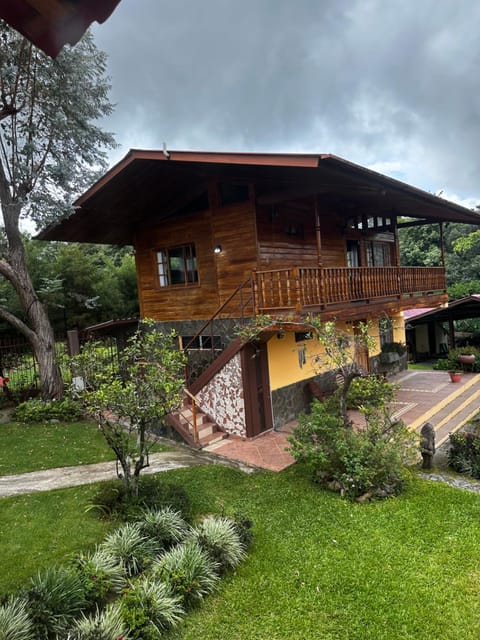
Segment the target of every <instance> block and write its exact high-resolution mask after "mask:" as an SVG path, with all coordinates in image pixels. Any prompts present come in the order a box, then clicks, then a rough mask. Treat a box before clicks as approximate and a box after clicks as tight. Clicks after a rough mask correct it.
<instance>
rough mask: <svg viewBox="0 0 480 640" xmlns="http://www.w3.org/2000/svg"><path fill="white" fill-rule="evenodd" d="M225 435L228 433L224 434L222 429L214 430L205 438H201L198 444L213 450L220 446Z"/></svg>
mask: <svg viewBox="0 0 480 640" xmlns="http://www.w3.org/2000/svg"><path fill="white" fill-rule="evenodd" d="M227 437H228V434H226V433H225V432H224V431H214V432H213V433H211V434H210V435H209V436H207V437H206V438H201V439H200V444H201V445H202V449H206V450H207V451H209V450H211V451H213V450H214V449H215V448H216V447H218V446H220V445H221V444H222V441H223V440H225V438H227ZM210 448H211V449H210Z"/></svg>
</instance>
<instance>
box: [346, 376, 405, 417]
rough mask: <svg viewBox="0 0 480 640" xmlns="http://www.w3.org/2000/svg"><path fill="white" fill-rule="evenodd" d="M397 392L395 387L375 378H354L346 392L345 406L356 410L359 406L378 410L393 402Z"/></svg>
mask: <svg viewBox="0 0 480 640" xmlns="http://www.w3.org/2000/svg"><path fill="white" fill-rule="evenodd" d="M397 390H398V386H397V385H393V384H391V383H390V382H386V381H385V380H384V379H383V378H378V377H377V376H366V377H365V378H354V379H353V380H352V382H351V384H350V387H349V390H348V395H347V406H348V407H349V408H350V409H358V407H360V406H369V407H379V408H380V407H383V406H384V405H385V404H386V403H387V402H392V400H394V398H395V394H396V392H397Z"/></svg>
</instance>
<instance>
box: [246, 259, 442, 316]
mask: <svg viewBox="0 0 480 640" xmlns="http://www.w3.org/2000/svg"><path fill="white" fill-rule="evenodd" d="M253 282H254V291H255V306H256V312H257V313H265V314H270V313H278V312H294V313H296V314H301V313H307V312H308V311H312V312H314V311H322V310H324V311H328V310H332V311H334V310H340V309H342V308H343V309H345V308H348V306H350V307H351V306H352V304H354V305H355V306H362V303H364V304H369V305H371V304H372V303H373V304H375V303H377V304H382V303H389V302H390V303H395V306H397V307H398V308H399V309H400V308H408V307H416V306H428V304H429V303H431V304H432V306H433V305H434V304H435V303H438V302H439V301H442V300H443V298H444V297H445V292H446V280H445V269H444V268H443V267H355V268H350V267H329V268H320V267H291V268H289V269H275V270H271V271H256V272H255V273H254V274H253ZM445 299H446V298H445Z"/></svg>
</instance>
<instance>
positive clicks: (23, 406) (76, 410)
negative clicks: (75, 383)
mask: <svg viewBox="0 0 480 640" xmlns="http://www.w3.org/2000/svg"><path fill="white" fill-rule="evenodd" d="M81 417H82V407H81V405H80V404H79V403H78V402H76V401H75V400H71V399H70V398H64V399H63V400H40V399H39V398H32V399H31V400H27V401H25V402H22V403H20V404H19V405H18V407H17V408H16V409H15V419H16V420H18V421H19V422H25V423H32V422H48V421H49V420H59V421H61V422H73V421H74V420H78V419H79V418H81Z"/></svg>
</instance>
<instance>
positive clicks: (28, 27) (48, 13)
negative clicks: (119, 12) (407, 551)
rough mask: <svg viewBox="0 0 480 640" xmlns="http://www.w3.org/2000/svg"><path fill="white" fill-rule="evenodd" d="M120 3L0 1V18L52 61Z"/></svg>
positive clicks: (99, 0) (112, 0)
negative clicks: (92, 24)
mask: <svg viewBox="0 0 480 640" xmlns="http://www.w3.org/2000/svg"><path fill="white" fill-rule="evenodd" d="M119 2H120V0H75V2H72V0H0V18H1V19H2V20H5V22H7V23H8V24H9V25H10V26H11V27H13V28H14V29H15V30H16V31H18V32H20V33H21V34H22V35H23V36H24V37H25V38H27V40H30V42H32V43H33V44H34V45H35V46H37V47H39V48H40V49H42V50H43V51H44V52H45V53H46V54H48V55H49V56H51V57H52V58H55V57H56V56H57V55H58V54H59V52H60V50H61V48H62V47H63V46H64V45H65V44H67V43H68V44H72V45H73V44H76V43H77V42H78V41H79V40H80V38H81V37H82V36H83V34H84V33H85V31H86V30H87V29H88V27H89V26H90V25H91V23H92V22H94V21H97V22H105V20H106V19H107V18H108V17H109V16H110V14H111V13H112V12H113V10H114V9H115V7H116V6H117V4H118V3H119Z"/></svg>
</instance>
